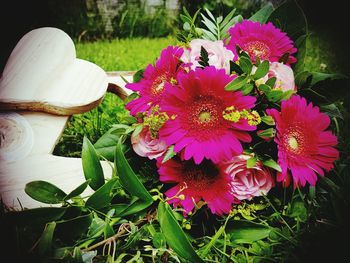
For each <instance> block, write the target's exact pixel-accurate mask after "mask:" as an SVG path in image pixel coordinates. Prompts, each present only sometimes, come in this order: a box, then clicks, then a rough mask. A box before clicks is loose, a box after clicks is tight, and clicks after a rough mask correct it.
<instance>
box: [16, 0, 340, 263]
mask: <svg viewBox="0 0 350 263" xmlns="http://www.w3.org/2000/svg"><path fill="white" fill-rule="evenodd" d="M180 18H181V21H182V22H183V30H182V31H181V32H180V33H179V35H178V38H179V40H180V41H179V43H178V44H177V45H176V46H168V47H167V48H165V49H163V50H162V51H161V53H160V56H159V58H158V59H157V60H156V61H155V63H154V64H149V65H148V66H147V67H146V68H145V69H143V70H140V71H138V72H137V73H136V74H135V75H134V81H133V82H132V83H128V84H126V88H128V89H130V90H132V91H134V93H133V94H132V95H130V96H129V98H128V100H127V102H126V106H125V107H126V109H127V110H128V111H129V112H130V115H131V116H128V117H127V118H126V119H127V122H126V123H123V124H116V125H115V126H114V127H113V128H112V129H111V130H110V131H109V132H107V133H106V134H105V135H103V136H102V137H101V138H100V139H99V140H98V141H97V142H96V143H95V144H94V145H93V144H92V143H90V141H89V140H88V139H84V143H83V150H82V160H83V168H84V174H85V177H86V179H87V181H86V182H84V183H83V184H82V185H80V186H79V187H77V188H76V189H75V190H73V191H72V192H71V193H69V194H68V195H66V194H64V193H62V191H61V190H60V189H58V188H57V187H56V186H53V185H52V184H49V183H44V182H40V183H35V182H33V183H30V184H28V185H27V187H26V189H25V190H26V192H27V193H28V194H29V195H30V196H31V197H33V198H35V199H37V200H39V201H43V202H46V203H50V200H51V201H52V200H53V201H52V202H51V203H62V204H63V205H62V207H61V208H60V209H59V208H47V209H48V210H45V217H44V218H41V219H42V220H43V222H42V223H46V227H45V229H44V231H43V233H42V235H41V238H40V239H39V241H38V242H37V244H38V246H39V250H40V249H41V252H42V251H44V252H43V253H44V254H45V253H46V255H47V253H48V249H49V247H50V248H51V247H52V246H53V244H54V239H53V236H54V235H53V233H54V232H55V237H56V239H59V240H61V241H59V242H56V243H55V245H54V247H55V248H56V250H55V252H54V253H53V255H51V256H52V257H56V258H70V259H72V258H73V259H76V260H80V261H79V262H82V260H83V261H84V262H91V260H92V258H94V257H96V254H97V253H99V255H100V256H103V257H104V258H105V259H106V260H107V261H108V260H109V261H108V262H124V261H123V260H125V259H126V258H129V260H130V261H128V262H144V261H143V260H146V262H148V261H147V260H153V261H152V262H155V260H156V259H157V260H159V262H160V261H162V262H180V259H182V260H188V261H190V262H203V260H209V261H210V262H214V261H215V262H226V261H227V260H228V261H230V260H233V261H234V262H252V260H258V259H262V258H266V257H269V258H271V257H274V258H275V259H280V260H283V256H285V255H284V254H283V253H284V252H285V253H287V252H286V251H287V250H288V249H287V247H288V246H290V245H292V246H296V245H297V242H296V237H297V232H296V231H297V230H300V224H302V223H304V222H305V221H306V220H307V219H308V216H309V214H308V212H307V210H306V205H305V203H304V199H305V200H306V199H307V198H309V197H310V198H311V199H310V200H312V198H314V196H315V187H314V186H315V185H316V183H317V181H318V180H319V179H320V178H321V177H324V176H327V174H326V173H327V172H330V171H331V170H332V169H333V168H334V162H335V161H336V160H337V159H338V158H339V151H338V150H337V148H336V147H337V144H338V139H337V136H335V135H334V133H333V132H332V129H333V128H334V127H335V126H334V124H331V119H330V117H329V116H332V114H329V110H330V109H331V107H328V108H324V109H326V110H328V111H327V114H326V113H324V112H322V111H321V110H320V107H319V106H316V105H317V104H318V103H319V102H320V101H327V102H332V101H334V100H335V99H337V98H335V97H336V96H338V95H339V94H336V92H335V93H334V92H333V93H330V92H329V91H328V93H327V89H325V88H324V87H325V85H326V86H327V85H328V87H329V86H331V85H332V83H333V82H332V81H337V80H340V79H341V78H343V76H340V75H336V74H326V73H317V72H310V71H308V70H306V67H305V53H306V51H305V50H306V39H307V36H308V32H307V27H306V20H305V17H304V14H303V12H302V10H301V9H300V7H299V6H298V5H297V4H296V3H295V2H294V1H287V2H286V3H284V4H282V5H281V6H279V7H278V8H276V9H274V8H273V7H272V5H267V6H265V7H263V8H262V9H261V10H260V11H258V12H257V13H256V14H254V15H253V16H252V17H250V18H249V19H244V18H243V17H242V16H241V15H236V14H235V10H233V11H232V12H230V13H229V14H228V15H227V16H226V17H222V16H220V17H215V16H214V15H213V14H212V13H211V12H210V11H209V10H205V11H204V12H203V13H200V11H197V13H195V14H194V15H193V16H191V15H190V14H189V13H188V12H187V10H184V14H182V15H181V16H180ZM198 18H201V22H202V25H203V27H198V23H196V20H197V19H198ZM316 91H317V92H316ZM321 94H323V95H321ZM315 104H316V105H315ZM332 109H333V112H334V108H332ZM333 119H334V118H333ZM335 125H336V126H337V124H335ZM99 156H101V157H103V159H107V160H111V161H114V173H113V176H112V178H109V179H107V180H105V178H104V175H103V171H102V168H101V164H100V161H99ZM88 185H89V186H90V187H91V188H92V189H93V190H94V193H93V194H92V195H91V196H89V197H88V198H87V200H85V198H82V197H81V196H80V195H81V193H83V191H84V190H85V189H86V188H87V186H88ZM43 192H44V193H45V195H44V196H43V195H41V193H43ZM271 192H273V194H272V195H271ZM50 195H52V196H53V197H52V198H51V199H45V198H48V196H50ZM307 196H309V197H307ZM286 200H287V201H286ZM310 203H312V201H310ZM310 203H309V204H310ZM42 214H43V210H36V211H35V213H34V212H32V213H30V216H32V217H33V215H38V216H39V215H42ZM24 216H25V218H26V217H27V216H28V213H27V214H25V215H24ZM10 218H12V217H10ZM26 220H29V219H26ZM23 221H24V220H22V221H21V222H23ZM48 222H49V223H48ZM72 226H78V227H76V228H75V227H72ZM67 229H69V231H68V232H67V231H66V230H67ZM67 234H69V237H70V238H72V239H73V240H74V242H66V241H64V240H66V239H65V238H63V237H66V236H65V235H67ZM267 239H268V241H266V240H267ZM62 240H63V241H62ZM262 240H265V242H263V241H262ZM62 244H66V245H65V246H63V245H62ZM67 244H68V245H67ZM102 247H103V249H102V250H101V248H102ZM274 249H275V250H274ZM140 251H142V254H141V252H140ZM276 251H277V252H276ZM281 251H284V252H281ZM39 252H40V251H39ZM89 260H90V261H89ZM115 260H116V261H115ZM133 260H134V261H133ZM125 262H126V261H125ZM157 262H158V261H157ZM254 262H255V261H254Z"/></svg>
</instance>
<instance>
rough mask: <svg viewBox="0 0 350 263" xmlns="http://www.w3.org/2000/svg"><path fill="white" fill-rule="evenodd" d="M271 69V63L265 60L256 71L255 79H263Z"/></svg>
mask: <svg viewBox="0 0 350 263" xmlns="http://www.w3.org/2000/svg"><path fill="white" fill-rule="evenodd" d="M269 68H270V64H269V61H267V60H264V61H263V62H261V63H260V64H259V66H258V68H257V69H256V71H255V73H254V75H253V78H254V79H255V80H258V79H260V78H262V77H264V76H265V75H266V74H267V73H268V72H269Z"/></svg>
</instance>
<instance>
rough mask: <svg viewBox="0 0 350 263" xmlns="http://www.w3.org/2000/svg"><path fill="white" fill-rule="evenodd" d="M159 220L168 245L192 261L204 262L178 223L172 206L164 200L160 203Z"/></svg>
mask: <svg viewBox="0 0 350 263" xmlns="http://www.w3.org/2000/svg"><path fill="white" fill-rule="evenodd" d="M158 221H159V224H160V228H161V229H162V232H163V234H164V237H165V239H166V241H167V243H168V245H169V246H170V247H171V248H172V249H173V250H174V251H175V252H176V253H177V254H178V255H179V256H180V257H182V258H184V259H187V260H189V261H191V262H203V260H202V259H201V258H200V257H199V256H198V255H197V253H196V252H195V250H194V249H193V247H192V245H191V243H190V241H189V240H188V239H187V237H186V235H185V233H184V232H183V230H182V228H181V227H180V225H179V224H178V223H177V221H176V219H175V217H174V215H173V213H172V210H171V208H170V206H169V205H168V204H167V203H165V202H162V201H161V202H159V205H158Z"/></svg>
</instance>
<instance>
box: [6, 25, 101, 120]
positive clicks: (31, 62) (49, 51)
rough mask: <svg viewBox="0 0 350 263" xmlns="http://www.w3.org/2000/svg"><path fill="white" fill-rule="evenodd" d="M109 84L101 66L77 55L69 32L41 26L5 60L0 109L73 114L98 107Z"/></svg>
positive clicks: (25, 37) (30, 33)
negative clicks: (78, 57)
mask: <svg viewBox="0 0 350 263" xmlns="http://www.w3.org/2000/svg"><path fill="white" fill-rule="evenodd" d="M107 86H108V81H107V75H106V73H105V72H104V71H103V70H102V69H101V68H100V67H98V66H97V65H95V64H93V63H90V62H88V61H85V60H81V59H77V58H76V53H75V47H74V43H73V41H72V40H71V39H70V37H69V36H68V35H67V34H66V33H64V32H63V31H61V30H59V29H57V28H48V27H47V28H39V29H35V30H32V31H30V32H29V33H27V34H26V35H25V36H24V37H23V38H22V39H21V40H20V41H19V42H18V44H17V45H16V47H15V49H14V50H13V51H12V53H11V55H10V57H9V59H8V61H7V63H6V66H5V69H4V71H3V73H2V77H1V79H0V109H3V110H30V111H44V112H49V113H53V114H58V115H72V114H76V113H81V112H85V111H89V110H91V109H92V108H94V107H96V106H97V105H98V104H99V102H100V101H101V100H102V98H103V96H104V94H105V92H106V90H107Z"/></svg>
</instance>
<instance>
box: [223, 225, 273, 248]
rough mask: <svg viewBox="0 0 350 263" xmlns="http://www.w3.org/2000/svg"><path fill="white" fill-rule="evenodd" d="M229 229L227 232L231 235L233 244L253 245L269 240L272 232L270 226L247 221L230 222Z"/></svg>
mask: <svg viewBox="0 0 350 263" xmlns="http://www.w3.org/2000/svg"><path fill="white" fill-rule="evenodd" d="M227 229H228V230H227V231H226V232H227V233H229V234H230V240H231V242H233V243H236V244H252V243H253V242H255V241H258V240H261V239H264V238H267V237H268V236H269V235H270V232H271V228H270V227H269V226H266V225H262V224H258V223H254V222H251V221H245V220H237V221H233V222H230V223H229V224H228V226H227Z"/></svg>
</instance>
